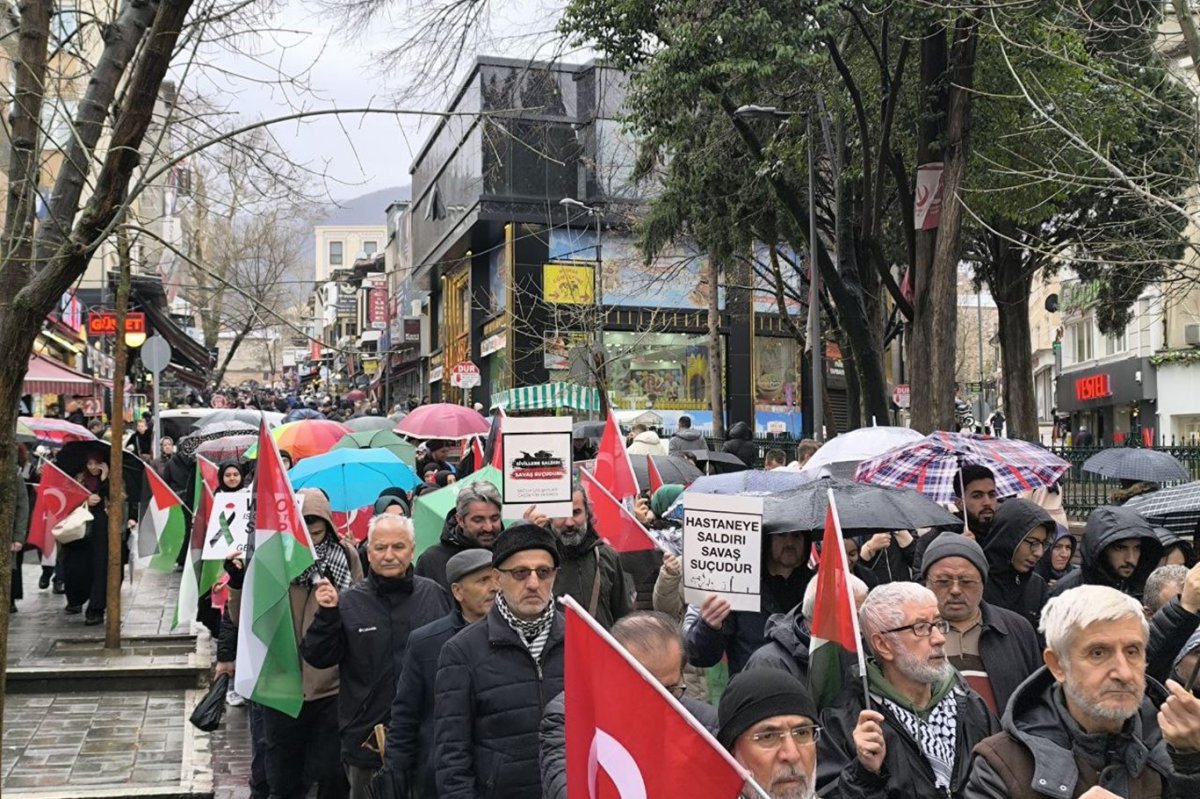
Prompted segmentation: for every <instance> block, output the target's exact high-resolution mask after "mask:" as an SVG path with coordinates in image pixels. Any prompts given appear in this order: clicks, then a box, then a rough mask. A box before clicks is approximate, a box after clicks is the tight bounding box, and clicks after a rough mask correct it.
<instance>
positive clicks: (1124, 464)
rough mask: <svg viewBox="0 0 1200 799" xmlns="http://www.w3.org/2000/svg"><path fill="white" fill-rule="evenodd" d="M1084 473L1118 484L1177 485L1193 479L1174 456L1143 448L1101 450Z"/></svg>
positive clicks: (1088, 460) (1086, 466) (1090, 461)
mask: <svg viewBox="0 0 1200 799" xmlns="http://www.w3.org/2000/svg"><path fill="white" fill-rule="evenodd" d="M1083 471H1085V472H1091V473H1092V474H1098V475H1101V476H1103V477H1111V478H1113V479H1114V480H1137V481H1139V482H1143V483H1173V482H1176V481H1179V480H1191V479H1192V475H1191V474H1190V473H1189V472H1188V470H1187V467H1186V466H1184V465H1183V464H1182V463H1180V462H1179V461H1178V459H1176V458H1175V456H1174V455H1171V454H1170V453H1169V452H1163V451H1161V450H1157V449H1142V448H1140V447H1114V448H1112V449H1105V450H1101V451H1100V452H1097V453H1096V454H1095V455H1093V456H1092V457H1090V458H1088V459H1087V460H1086V461H1084V462H1083Z"/></svg>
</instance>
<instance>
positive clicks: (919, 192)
mask: <svg viewBox="0 0 1200 799" xmlns="http://www.w3.org/2000/svg"><path fill="white" fill-rule="evenodd" d="M944 168H945V165H944V164H942V162H941V161H937V162H934V163H929V164H921V165H920V166H919V167H917V187H916V190H915V191H914V192H913V227H914V228H915V229H916V230H936V229H937V226H938V225H939V224H941V221H942V172H943V171H944Z"/></svg>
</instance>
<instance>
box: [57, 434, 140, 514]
mask: <svg viewBox="0 0 1200 799" xmlns="http://www.w3.org/2000/svg"><path fill="white" fill-rule="evenodd" d="M92 455H97V456H99V457H100V459H101V460H103V461H104V462H105V463H109V462H110V461H111V459H112V446H111V445H110V444H109V443H108V442H107V441H99V440H92V441H68V442H67V443H66V444H63V447H62V449H60V450H59V451H58V453H57V454H56V455H55V456H54V465H55V466H57V467H58V468H60V469H62V470H63V471H64V472H66V473H67V474H68V475H70V476H71V477H76V476H78V475H80V474H83V471H84V469H85V468H87V461H88V457H89V456H92ZM145 471H146V463H145V461H143V460H142V459H141V458H139V457H137V456H136V455H134V454H132V453H129V452H126V453H125V454H124V456H123V457H122V458H121V472H122V474H124V476H125V498H126V499H127V500H129V501H130V502H134V503H137V502H139V501H141V496H142V480H143V479H144V475H145ZM105 499H108V497H105Z"/></svg>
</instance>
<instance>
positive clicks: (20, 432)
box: [17, 420, 37, 444]
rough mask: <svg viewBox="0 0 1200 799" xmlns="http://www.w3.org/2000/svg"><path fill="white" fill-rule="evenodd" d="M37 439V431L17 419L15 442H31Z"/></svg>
mask: <svg viewBox="0 0 1200 799" xmlns="http://www.w3.org/2000/svg"><path fill="white" fill-rule="evenodd" d="M36 441H37V433H35V432H33V429H32V428H30V426H29V425H27V424H25V423H24V422H22V421H20V420H18V421H17V443H18V444H33V443H35V442H36Z"/></svg>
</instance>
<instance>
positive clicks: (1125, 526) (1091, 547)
mask: <svg viewBox="0 0 1200 799" xmlns="http://www.w3.org/2000/svg"><path fill="white" fill-rule="evenodd" d="M1130 538H1137V539H1140V540H1141V543H1142V554H1141V557H1139V558H1138V565H1137V568H1135V569H1134V570H1133V574H1131V575H1130V576H1129V578H1128V579H1122V578H1121V577H1119V576H1118V575H1116V574H1113V572H1112V569H1111V568H1109V565H1108V561H1107V559H1106V558H1105V557H1104V550H1105V549H1106V548H1107V547H1109V546H1111V545H1112V544H1115V543H1117V542H1118V541H1125V540H1128V539H1130ZM1082 547H1083V555H1082V562H1081V564H1080V567H1079V570H1078V571H1075V572H1072V573H1070V574H1068V575H1066V576H1065V577H1063V578H1062V579H1061V580H1059V581H1058V582H1057V583H1056V584H1055V585H1054V590H1053V591H1051V592H1050V595H1051V596H1058V595H1059V594H1061V593H1062V592H1063V591H1066V590H1068V589H1070V588H1074V587H1075V586H1077V585H1107V586H1109V587H1110V588H1116V589H1117V590H1118V591H1124V592H1125V593H1126V594H1129V595H1130V596H1131V597H1133V598H1134V599H1136V600H1138V601H1139V602H1140V601H1141V599H1142V591H1143V590H1144V589H1145V587H1146V578H1147V577H1149V576H1150V572H1152V571H1154V569H1155V568H1157V567H1158V561H1159V558H1161V557H1162V544H1161V543H1160V542H1159V540H1158V536H1157V535H1155V534H1154V529H1153V528H1152V527H1151V526H1150V523H1149V522H1147V521H1146V520H1145V519H1143V518H1142V517H1141V515H1140V514H1138V513H1137V512H1136V511H1132V510H1130V509H1128V508H1122V507H1117V506H1114V505H1102V506H1101V507H1099V508H1096V509H1095V510H1093V511H1092V512H1091V514H1090V515H1089V516H1088V520H1087V526H1085V527H1084V530H1083V544H1082Z"/></svg>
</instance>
